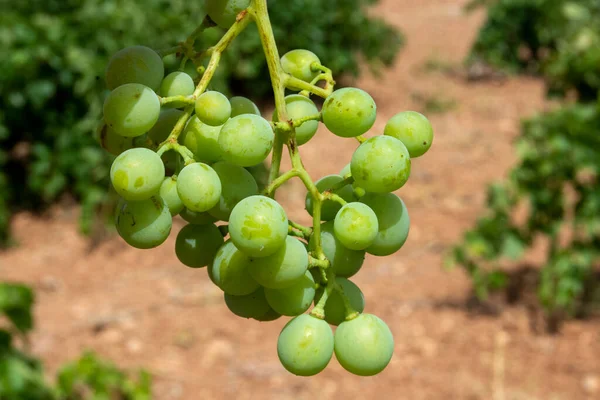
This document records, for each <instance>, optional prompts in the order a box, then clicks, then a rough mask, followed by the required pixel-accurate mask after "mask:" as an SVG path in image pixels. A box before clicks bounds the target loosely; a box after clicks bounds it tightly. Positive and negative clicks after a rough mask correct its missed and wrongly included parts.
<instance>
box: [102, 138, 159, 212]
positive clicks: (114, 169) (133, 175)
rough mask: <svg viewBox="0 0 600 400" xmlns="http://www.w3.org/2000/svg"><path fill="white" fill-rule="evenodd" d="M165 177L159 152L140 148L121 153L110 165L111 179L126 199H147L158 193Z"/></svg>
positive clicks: (118, 191)
mask: <svg viewBox="0 0 600 400" xmlns="http://www.w3.org/2000/svg"><path fill="white" fill-rule="evenodd" d="M164 179H165V166H164V165H163V163H162V161H161V159H160V157H159V156H158V154H156V153H155V152H153V151H152V150H148V149H144V148H139V149H130V150H127V151H124V152H123V153H121V154H120V155H119V156H117V158H115V160H114V161H113V163H112V166H111V167H110V180H111V182H112V184H113V186H114V188H115V190H116V191H117V193H118V194H119V195H120V196H121V197H123V198H124V199H125V200H130V201H139V200H146V199H148V198H150V197H151V196H154V195H155V194H157V193H158V192H159V190H160V186H161V185H162V183H163V181H164Z"/></svg>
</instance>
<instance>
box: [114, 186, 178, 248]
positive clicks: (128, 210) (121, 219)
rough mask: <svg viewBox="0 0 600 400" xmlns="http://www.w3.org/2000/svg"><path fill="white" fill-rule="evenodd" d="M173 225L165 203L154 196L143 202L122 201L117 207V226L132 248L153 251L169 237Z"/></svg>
mask: <svg viewBox="0 0 600 400" xmlns="http://www.w3.org/2000/svg"><path fill="white" fill-rule="evenodd" d="M172 224H173V221H172V218H171V213H170V212H169V208H168V207H167V204H166V203H165V201H164V200H163V199H162V198H160V197H159V196H154V197H151V198H149V199H146V200H142V201H126V200H124V199H121V200H120V201H119V204H118V205H117V210H116V221H115V226H116V228H117V232H118V233H119V235H120V236H121V237H122V238H123V239H124V240H125V242H127V244H129V245H130V246H132V247H135V248H138V249H151V248H153V247H157V246H159V245H161V244H162V243H163V242H164V241H165V240H167V238H168V237H169V233H170V232H171V226H172Z"/></svg>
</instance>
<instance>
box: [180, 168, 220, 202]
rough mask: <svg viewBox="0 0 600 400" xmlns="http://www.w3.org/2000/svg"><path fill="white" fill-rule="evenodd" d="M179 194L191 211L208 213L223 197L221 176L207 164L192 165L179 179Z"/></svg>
mask: <svg viewBox="0 0 600 400" xmlns="http://www.w3.org/2000/svg"><path fill="white" fill-rule="evenodd" d="M177 193H179V198H181V201H183V204H184V205H185V207H186V208H188V209H190V210H191V211H196V212H203V211H208V210H210V209H211V208H213V207H214V206H215V205H216V204H217V203H218V202H219V199H220V197H221V181H220V180H219V175H217V173H216V172H215V170H214V169H212V168H211V167H209V166H208V165H206V164H203V163H193V164H190V165H188V166H186V167H185V168H183V169H182V170H181V172H180V173H179V176H178V177H177Z"/></svg>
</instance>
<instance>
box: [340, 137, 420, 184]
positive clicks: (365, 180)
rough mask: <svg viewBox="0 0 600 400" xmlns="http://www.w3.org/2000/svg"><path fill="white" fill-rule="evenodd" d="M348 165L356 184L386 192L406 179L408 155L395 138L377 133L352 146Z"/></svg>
mask: <svg viewBox="0 0 600 400" xmlns="http://www.w3.org/2000/svg"><path fill="white" fill-rule="evenodd" d="M350 168H351V170H352V176H353V177H354V180H355V181H356V184H357V185H358V186H360V187H361V188H363V189H365V190H366V191H367V192H373V193H388V192H393V191H394V190H397V189H400V188H401V187H402V186H404V184H405V183H406V182H407V181H408V177H409V176H410V156H409V154H408V150H406V146H404V144H402V142H401V141H399V140H398V139H396V138H393V137H391V136H377V137H373V138H370V139H369V140H367V141H366V142H364V143H363V144H361V145H360V146H359V147H358V149H356V151H355V152H354V154H353V155H352V161H351V164H350Z"/></svg>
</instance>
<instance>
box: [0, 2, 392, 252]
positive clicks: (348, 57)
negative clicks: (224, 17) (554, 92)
mask: <svg viewBox="0 0 600 400" xmlns="http://www.w3.org/2000/svg"><path fill="white" fill-rule="evenodd" d="M377 1H378V0H331V1H327V2H322V1H320V0H285V1H284V0H277V1H276V0H271V1H269V7H270V11H271V19H272V22H273V25H274V30H275V35H276V39H277V40H278V43H279V45H280V47H281V51H282V53H283V52H286V51H288V50H290V49H292V48H296V47H301V48H307V49H310V50H313V51H314V52H315V53H317V54H318V55H319V56H320V57H321V59H322V61H323V62H324V63H325V64H326V65H328V66H330V67H331V68H332V69H333V70H334V72H335V73H336V74H338V75H339V74H358V73H359V72H360V68H359V66H360V62H361V60H363V59H365V60H367V61H368V62H369V65H371V66H372V67H373V68H374V69H375V70H377V69H378V68H379V67H381V66H383V65H388V64H390V63H391V62H392V61H393V59H394V56H395V55H396V53H397V52H398V50H399V48H400V46H401V43H402V37H401V35H400V34H399V33H398V32H397V31H396V30H395V29H393V28H392V27H390V26H388V25H386V24H385V23H383V22H382V21H381V20H379V19H376V18H373V17H369V16H368V15H367V11H366V9H367V7H368V6H370V5H372V4H375V3H377ZM202 8H203V2H202V1H187V0H147V1H143V2H141V1H136V0H26V1H22V2H10V5H9V4H8V2H0V48H1V49H2V52H1V55H0V70H1V71H2V74H0V194H1V195H0V245H2V244H6V243H7V240H8V237H9V236H8V234H9V222H10V217H11V215H12V214H13V213H14V212H15V211H16V210H18V209H23V208H26V209H31V210H35V211H39V210H43V209H44V208H45V207H46V206H47V205H49V204H52V203H53V202H55V201H56V200H57V199H58V198H59V197H60V196H62V195H63V194H65V193H70V194H71V195H73V196H74V197H75V198H76V199H78V200H80V201H81V203H82V206H83V207H82V219H81V221H82V229H83V231H84V232H88V231H89V230H90V229H91V224H92V222H93V216H94V214H95V211H96V210H97V208H98V206H99V204H102V203H104V202H106V201H107V192H108V190H107V189H108V188H109V184H108V180H107V175H108V171H109V166H110V162H111V158H110V156H109V155H107V154H106V153H105V152H104V151H103V150H102V149H101V148H100V147H99V146H98V145H97V143H96V142H95V141H94V139H93V134H92V133H93V132H94V130H95V129H96V126H97V124H98V121H99V118H100V115H101V108H102V103H103V98H104V96H105V94H106V93H105V92H104V82H103V74H104V68H105V66H106V64H107V62H108V59H109V58H110V56H111V55H112V54H113V53H114V52H116V51H117V50H119V49H120V48H123V47H126V46H130V45H135V44H140V45H147V46H150V47H153V48H157V49H160V48H166V47H170V46H172V45H174V44H176V43H177V42H179V41H181V40H184V39H185V37H186V36H187V35H188V34H189V33H191V32H192V31H193V29H194V28H195V27H196V26H197V25H198V24H199V23H200V22H201V20H202V18H203V17H204V12H203V10H202ZM222 33H223V31H222V30H219V29H217V28H213V29H210V30H208V31H207V32H206V36H205V37H204V38H203V39H202V40H200V41H199V44H198V45H199V46H202V45H208V44H210V43H212V42H214V41H216V40H217V38H218V37H219V36H220V35H222ZM168 61H169V62H170V63H168V64H167V67H168V68H169V69H173V68H175V67H176V65H175V64H176V61H175V60H173V57H170V58H168ZM214 86H215V87H216V88H219V89H221V90H225V91H228V92H233V91H235V92H238V93H241V94H246V95H248V96H249V97H251V98H253V99H254V100H261V98H270V97H271V96H270V95H269V91H270V87H271V86H270V80H269V79H268V72H267V66H266V63H265V61H264V58H263V55H262V48H261V45H260V41H259V38H258V34H257V32H256V30H255V29H254V28H250V30H249V32H245V33H244V34H243V35H241V36H240V37H239V38H238V39H237V40H236V41H235V42H234V44H233V46H232V48H231V51H229V52H228V53H227V55H226V56H225V57H224V58H223V60H222V62H221V68H220V70H219V73H218V76H217V79H216V81H215V84H214Z"/></svg>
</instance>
